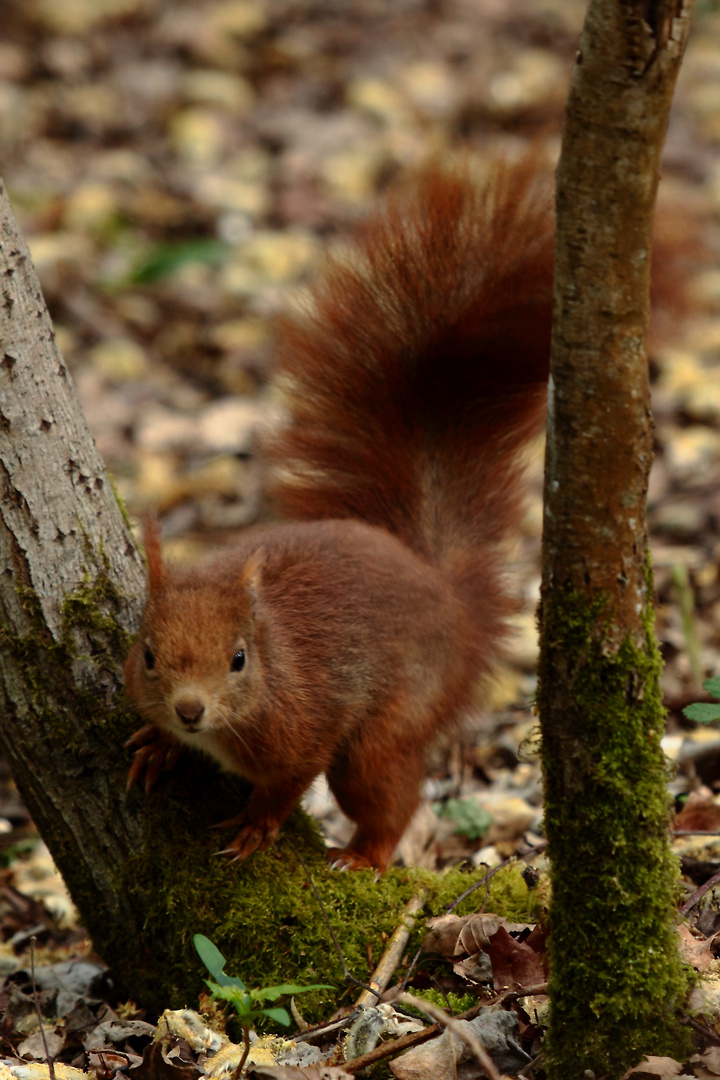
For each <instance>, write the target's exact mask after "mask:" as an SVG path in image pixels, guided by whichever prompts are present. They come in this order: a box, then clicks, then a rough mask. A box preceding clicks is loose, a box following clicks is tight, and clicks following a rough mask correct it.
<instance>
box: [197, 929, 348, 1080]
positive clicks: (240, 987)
mask: <svg viewBox="0 0 720 1080" xmlns="http://www.w3.org/2000/svg"><path fill="white" fill-rule="evenodd" d="M193 942H194V944H195V948H196V949H197V951H198V956H199V957H200V959H201V960H202V962H203V964H204V965H205V967H206V968H207V969H208V971H209V972H210V974H211V975H212V978H211V979H206V980H205V982H206V983H207V985H208V986H209V988H210V992H211V993H212V996H213V997H214V998H220V999H221V1000H222V1001H229V1002H230V1004H231V1005H234V1007H235V1010H236V1011H237V1014H238V1019H239V1021H240V1025H241V1027H242V1030H243V1043H244V1046H245V1049H244V1051H243V1055H242V1058H241V1059H240V1064H239V1065H238V1067H237V1071H236V1073H235V1080H238V1078H239V1077H240V1074H241V1073H242V1070H243V1066H244V1064H245V1062H246V1060H247V1056H248V1053H249V1052H250V1030H251V1028H252V1027H253V1026H254V1024H255V1023H256V1022H257V1020H259V1019H260V1018H261V1017H263V1016H267V1017H269V1018H270V1019H271V1020H275V1021H276V1023H278V1024H283V1025H284V1026H285V1027H288V1026H289V1024H290V1014H289V1013H288V1011H287V1009H283V1008H282V1007H277V1008H269V1009H268V1008H265V1002H266V1001H277V999H278V998H279V997H281V996H282V995H283V994H293V995H294V994H307V993H309V991H311V990H332V989H333V987H332V986H329V985H328V984H327V983H315V984H313V985H312V986H296V985H295V983H280V985H279V986H263V987H262V988H261V989H258V990H248V988H247V987H246V986H245V983H244V982H243V981H242V979H238V978H233V977H232V976H230V975H226V974H225V963H226V961H225V957H224V956H223V954H222V953H221V952H220V950H219V949H218V948H217V946H216V945H213V943H212V941H210V939H209V938H206V937H205V935H204V934H195V936H194V937H193Z"/></svg>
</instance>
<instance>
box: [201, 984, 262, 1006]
mask: <svg viewBox="0 0 720 1080" xmlns="http://www.w3.org/2000/svg"><path fill="white" fill-rule="evenodd" d="M205 982H206V983H207V985H208V986H209V987H210V989H211V990H212V993H213V997H216V998H220V1000H221V1001H229V1002H230V1003H231V1004H232V1005H234V1006H235V1008H236V1009H237V1011H238V1012H241V1013H243V1014H244V1013H246V1012H248V1011H250V1010H251V1008H252V1005H251V1001H252V998H251V995H250V994H249V993H248V992H247V991H246V990H245V988H244V987H240V986H221V985H220V984H219V983H216V982H213V981H212V979H206V980H205Z"/></svg>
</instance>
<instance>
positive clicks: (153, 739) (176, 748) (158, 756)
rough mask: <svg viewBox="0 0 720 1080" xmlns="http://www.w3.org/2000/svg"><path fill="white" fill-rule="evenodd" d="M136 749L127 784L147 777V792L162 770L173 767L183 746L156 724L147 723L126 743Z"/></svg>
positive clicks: (129, 784)
mask: <svg viewBox="0 0 720 1080" xmlns="http://www.w3.org/2000/svg"><path fill="white" fill-rule="evenodd" d="M125 745H126V746H129V747H130V748H131V749H133V748H134V749H135V754H134V756H133V760H132V764H131V765H130V769H129V771H128V779H127V786H128V788H131V787H132V785H133V784H134V783H135V782H136V781H140V780H142V778H143V777H144V778H145V792H146V794H147V793H148V792H149V791H152V789H153V787H154V786H155V784H156V783H157V781H158V778H159V776H160V773H161V772H165V770H167V769H172V768H173V766H174V765H175V764H176V762H177V759H178V758H179V756H180V751H181V750H182V746H181V745H180V743H179V742H177V740H176V739H173V738H171V737H170V736H169V735H168V734H166V732H164V731H163V730H162V729H161V728H159V727H156V726H155V724H146V725H145V726H144V727H141V728H139V729H138V730H137V731H136V732H135V734H134V735H131V736H130V738H129V739H128V741H127V742H126V743H125Z"/></svg>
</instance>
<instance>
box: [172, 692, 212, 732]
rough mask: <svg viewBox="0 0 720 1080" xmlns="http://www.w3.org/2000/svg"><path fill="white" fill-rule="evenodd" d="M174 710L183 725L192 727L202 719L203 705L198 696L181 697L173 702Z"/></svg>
mask: <svg viewBox="0 0 720 1080" xmlns="http://www.w3.org/2000/svg"><path fill="white" fill-rule="evenodd" d="M175 712H176V713H177V715H178V716H179V718H180V720H181V721H182V723H183V724H184V725H185V727H188V728H194V727H197V725H198V724H199V723H200V721H201V720H202V717H203V713H204V712H205V706H204V704H203V703H202V701H200V699H199V698H181V699H180V701H176V702H175Z"/></svg>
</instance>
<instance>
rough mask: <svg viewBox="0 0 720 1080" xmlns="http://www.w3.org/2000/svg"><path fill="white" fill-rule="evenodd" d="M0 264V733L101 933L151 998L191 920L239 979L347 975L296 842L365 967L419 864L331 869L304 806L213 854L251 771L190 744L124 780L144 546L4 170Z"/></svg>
mask: <svg viewBox="0 0 720 1080" xmlns="http://www.w3.org/2000/svg"><path fill="white" fill-rule="evenodd" d="M0 278H1V280H2V303H1V305H0V342H2V359H1V360H0V476H1V477H2V498H1V500H0V559H1V560H2V563H1V564H2V566H3V568H4V569H3V575H2V581H1V582H0V709H1V710H2V714H1V715H2V721H1V723H0V747H1V748H2V751H3V752H4V754H5V755H6V757H7V759H8V761H9V764H10V767H11V769H12V773H13V777H14V779H15V781H16V783H17V786H18V789H19V791H20V793H21V795H22V797H23V799H24V800H25V802H26V805H27V806H28V808H29V810H30V812H31V814H32V816H33V818H34V820H35V822H36V824H37V826H38V829H39V830H40V833H41V835H42V836H43V839H44V840H45V841H46V843H47V845H48V847H49V848H50V851H51V853H52V855H53V858H54V859H55V861H56V863H57V865H58V867H59V869H60V871H61V873H62V875H63V877H64V879H65V881H66V883H67V885H68V888H69V890H70V893H71V895H72V897H73V900H74V901H75V903H76V905H77V907H78V908H79V911H80V915H81V918H82V920H83V923H84V924H85V926H86V927H87V929H88V930H89V932H90V934H91V936H92V939H93V943H94V946H95V948H96V949H97V951H98V952H99V954H100V955H101V956H102V957H103V959H104V960H105V961H106V962H107V963H108V964H109V965H110V967H111V970H112V973H113V975H114V977H115V979H116V982H117V985H118V989H119V990H122V989H123V988H124V990H125V992H126V993H130V994H131V995H132V997H133V999H134V1000H135V1001H136V1002H137V1003H138V1004H140V1005H142V1006H144V1007H146V1008H147V1009H148V1010H150V1011H152V1010H156V1011H159V1010H161V1009H163V1008H167V1007H169V1006H172V1005H176V1006H180V1005H183V1004H194V1003H195V1001H196V1000H197V995H198V993H199V992H200V991H201V990H203V989H204V984H203V982H202V971H201V964H200V962H199V960H198V958H197V956H196V954H195V951H194V949H193V947H192V935H193V933H195V932H202V933H205V934H207V935H208V936H209V937H210V938H211V939H213V940H215V941H217V943H218V945H220V946H221V948H222V951H223V953H224V955H226V956H227V957H228V960H229V965H228V969H229V970H234V971H237V972H238V973H241V974H242V977H243V979H245V980H246V981H247V983H248V984H249V985H251V986H252V985H260V986H262V985H271V984H275V983H280V982H284V981H287V980H288V979H289V978H291V979H292V980H293V981H297V982H301V983H302V982H317V981H323V982H326V981H330V982H333V981H334V982H340V981H341V979H342V972H341V967H340V961H339V960H338V958H337V957H336V956H335V955H334V952H333V951H332V950H328V934H327V930H326V927H325V924H324V922H323V920H322V916H321V913H320V911H319V909H318V906H317V903H316V901H315V899H314V896H313V893H312V892H311V890H310V889H308V888H307V875H306V870H305V868H304V866H302V865H301V864H300V862H299V861H298V859H297V857H296V855H297V854H300V855H301V857H302V859H303V861H304V864H305V865H306V866H309V867H310V868H311V869H312V872H313V876H314V879H315V881H316V883H317V884H318V886H319V888H320V889H321V892H322V895H323V898H324V902H325V905H326V907H327V909H328V910H329V911H330V912H331V913H334V914H331V917H332V920H333V922H334V923H337V922H339V923H340V925H336V926H335V932H336V934H337V936H338V938H339V939H340V942H341V946H342V948H343V952H344V955H345V959H346V961H347V963H348V965H349V966H350V969H351V970H354V971H356V972H358V974H359V975H360V976H361V977H363V976H366V975H367V957H366V947H367V945H368V943H370V944H371V945H372V943H373V942H374V947H375V949H376V952H377V954H378V955H379V954H380V952H381V948H382V935H383V934H384V933H388V932H391V931H392V929H393V928H394V923H395V919H396V917H398V915H399V912H400V911H401V910H402V906H403V904H404V903H405V902H406V901H407V899H408V898H409V896H410V895H411V894H412V891H413V889H414V888H415V887H416V883H415V882H414V880H413V875H412V874H410V875H408V874H406V873H405V874H404V875H403V881H402V882H400V881H399V876H398V877H395V878H393V875H391V876H390V877H389V878H388V879H387V881H383V882H382V883H381V884H379V885H378V884H376V883H375V882H374V880H373V877H372V875H370V874H354V875H352V874H351V875H348V874H337V873H332V872H331V871H330V870H329V869H328V867H327V863H326V859H325V856H324V851H323V846H322V843H321V841H320V839H319V835H318V832H317V829H316V828H315V827H314V826H313V825H312V824H311V823H309V821H308V819H307V818H306V817H305V815H304V814H302V813H301V812H299V811H298V812H296V813H295V814H294V815H293V817H292V818H291V820H290V822H288V823H287V825H286V826H285V828H284V829H283V831H282V834H281V837H280V839H279V841H278V843H277V844H276V845H275V846H274V848H273V849H272V850H271V851H269V852H267V853H265V854H256V855H254V856H253V857H252V858H251V859H250V860H249V861H248V862H247V863H246V864H244V865H243V866H241V867H238V866H233V865H232V864H230V863H229V862H228V861H227V860H225V859H221V858H216V857H215V855H216V853H217V851H218V849H219V848H221V847H222V846H223V835H224V834H223V833H217V832H212V831H211V828H210V827H211V825H212V824H213V823H215V822H218V821H221V820H223V819H225V818H228V817H231V816H232V815H234V814H236V813H238V812H239V810H240V809H242V806H243V805H244V803H245V801H246V798H247V788H246V786H245V785H243V784H242V783H241V782H240V781H239V780H238V779H237V778H234V777H232V776H229V775H227V774H224V775H223V774H220V773H219V772H218V771H217V770H216V769H215V768H214V766H213V765H212V764H211V763H210V762H209V761H205V760H204V759H200V758H199V757H198V756H193V755H187V761H184V760H181V762H180V764H179V765H178V766H177V767H176V769H175V770H174V771H173V773H172V775H168V776H165V777H163V778H162V779H161V782H160V783H159V784H158V787H157V789H156V790H155V791H154V792H153V793H152V795H151V796H149V797H146V796H145V795H144V793H143V792H142V791H141V790H140V789H139V788H138V787H137V786H136V787H135V788H133V789H132V790H131V791H130V792H127V791H126V777H127V771H128V767H129V764H130V753H129V751H127V750H125V748H124V743H125V740H126V739H127V738H128V736H129V735H130V734H131V733H132V731H133V730H135V729H136V728H137V727H138V726H139V723H140V722H141V721H140V720H139V718H138V717H137V715H136V714H135V713H134V711H133V710H132V708H131V707H130V705H129V703H128V702H127V701H126V700H125V698H124V695H123V693H122V662H123V659H124V657H125V655H126V653H127V649H128V645H129V637H130V635H132V633H134V632H135V630H136V629H137V626H138V623H139V618H140V609H141V606H142V597H143V592H144V572H143V568H142V562H141V560H140V558H139V555H138V553H137V550H136V548H135V545H134V543H133V540H132V537H131V534H130V531H129V529H128V526H127V523H126V521H125V520H124V519H123V515H122V512H121V510H120V508H119V506H118V504H117V501H116V499H115V496H114V493H113V491H112V486H111V484H110V482H109V479H108V476H107V474H106V472H105V470H104V467H103V464H102V462H101V460H100V458H99V456H98V453H97V450H96V448H95V445H94V443H93V440H92V437H91V436H90V434H89V432H88V429H87V426H86V424H85V420H84V417H83V415H82V412H81V410H80V406H79V404H78V402H77V399H76V396H75V392H74V389H73V386H72V381H71V379H70V377H69V374H68V372H67V369H66V367H65V364H64V361H63V359H62V356H61V355H60V352H59V350H58V347H57V344H56V342H55V336H54V334H53V330H52V325H51V322H50V318H49V316H48V313H47V311H46V309H45V305H44V302H43V299H42V294H41V291H40V286H39V283H38V280H37V277H36V275H35V272H34V269H33V267H32V264H31V261H30V256H29V253H28V251H27V247H26V246H25V243H24V241H23V240H22V238H21V236H20V234H19V231H18V229H17V225H16V223H15V221H14V218H13V215H12V211H11V209H10V206H9V203H8V201H7V198H6V196H5V192H4V189H3V188H2V185H1V184H0ZM446 898H447V897H446ZM348 912H352V913H353V915H352V918H351V917H350V916H349V914H348ZM318 972H322V976H323V978H322V980H319V979H318V977H317V975H318ZM315 1007H316V1008H317V1007H318V1006H317V1004H316V1006H315ZM310 1008H311V1010H312V1005H310Z"/></svg>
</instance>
